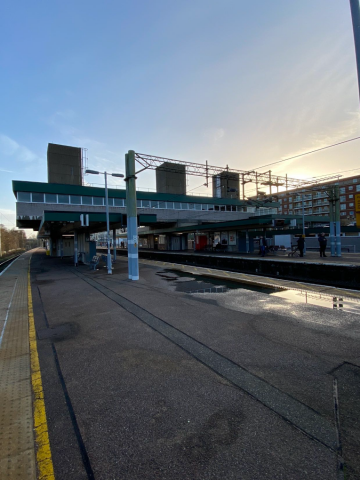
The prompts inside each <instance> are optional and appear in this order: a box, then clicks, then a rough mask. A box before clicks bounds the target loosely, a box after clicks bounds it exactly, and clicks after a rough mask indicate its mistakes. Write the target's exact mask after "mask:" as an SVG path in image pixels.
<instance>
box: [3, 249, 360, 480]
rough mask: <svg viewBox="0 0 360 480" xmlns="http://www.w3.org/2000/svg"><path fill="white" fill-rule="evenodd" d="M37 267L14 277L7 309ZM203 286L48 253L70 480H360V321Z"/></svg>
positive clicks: (55, 441)
mask: <svg viewBox="0 0 360 480" xmlns="http://www.w3.org/2000/svg"><path fill="white" fill-rule="evenodd" d="M28 258H29V254H27V255H26V256H24V259H23V260H20V261H19V260H18V261H16V262H15V263H14V264H13V265H12V266H11V267H10V268H9V269H8V270H7V271H6V273H5V274H3V276H1V277H0V285H1V286H2V289H1V292H5V291H6V292H7V294H6V295H5V294H4V295H2V297H1V299H2V301H3V303H4V305H5V304H6V302H8V301H9V299H10V298H11V294H12V293H11V292H12V290H11V289H13V288H14V282H15V281H16V277H18V279H19V278H20V276H21V272H22V273H23V274H25V273H26V272H27V265H28V263H27V262H28ZM22 264H23V265H24V267H23V269H22ZM25 265H26V268H25ZM188 268H189V269H191V268H194V267H188ZM195 268H196V267H195ZM189 272H190V270H189ZM185 273H186V272H185ZM210 273H211V272H210ZM218 275H220V273H218ZM22 278H23V280H24V279H25V277H24V276H23V277H22ZM192 281H193V280H191V279H189V278H187V277H186V275H183V276H178V275H177V274H176V272H175V273H174V272H173V271H172V266H171V265H168V264H166V262H162V264H161V265H160V264H159V262H152V261H151V260H144V261H142V263H140V280H139V281H138V282H131V281H129V280H128V279H127V261H126V258H124V257H122V258H119V259H118V261H117V263H116V264H115V267H114V270H113V274H112V275H107V271H106V268H104V266H102V265H99V269H98V270H95V271H93V270H91V269H90V267H89V266H85V265H84V266H80V267H78V268H75V267H74V266H73V265H72V261H71V259H63V260H61V259H59V258H49V257H47V256H46V255H45V252H44V251H43V250H40V249H39V250H38V251H35V252H33V254H32V259H31V295H32V307H33V313H34V319H35V328H36V336H37V351H38V355H39V360H40V372H41V379H42V385H43V390H44V400H45V408H46V417H47V424H48V432H49V439H50V446H51V456H52V462H53V465H54V472H55V478H56V479H57V480H68V479H89V478H96V479H110V478H114V479H131V480H132V479H139V480H140V479H142V480H143V479H145V480H152V479H163V480H168V479H169V480H170V479H171V480H173V479H175V480H180V479H181V480H183V479H189V480H193V479H194V480H202V479H205V478H206V479H213V480H215V479H216V480H217V479H219V478H224V479H239V480H240V479H241V480H247V479H249V480H250V479H251V480H254V479H259V480H263V479H264V480H266V479H271V480H273V479H294V480H309V479H310V480H311V479H314V480H315V479H316V480H332V479H334V480H335V479H336V480H337V479H339V478H343V470H342V468H343V462H344V461H345V464H346V468H347V474H349V472H350V474H351V475H353V477H349V478H356V475H359V472H360V461H359V453H358V452H359V438H360V435H359V432H360V427H359V416H358V413H357V412H358V411H359V410H360V405H359V398H360V382H359V369H360V355H359V349H358V345H359V338H360V324H359V319H360V316H358V315H352V314H347V313H346V312H335V311H332V310H329V309H324V308H320V307H314V306H310V305H303V306H301V305H293V304H291V303H289V302H286V301H284V300H283V299H280V298H277V297H272V296H271V295H265V294H263V293H261V292H255V291H248V290H239V291H235V292H226V293H224V294H210V295H201V294H191V293H189V291H190V288H189V289H186V288H184V287H185V284H186V282H192ZM278 281H279V282H280V280H278ZM24 282H25V283H24V284H23V285H24V286H25V290H24V289H23V290H22V291H23V292H25V291H26V280H24ZM3 285H4V286H6V289H5V288H3ZM189 285H190V284H189ZM16 288H17V287H16ZM16 292H17V293H15V294H14V298H15V297H16V298H18V297H19V298H23V300H21V301H22V302H23V316H22V317H21V318H23V325H25V324H26V307H24V305H26V294H24V295H23V297H21V295H20V290H19V291H17V290H16ZM18 294H19V295H18ZM355 296H356V294H355ZM17 301H18V300H17ZM19 301H20V300H19ZM7 306H8V303H7V304H6V308H7ZM1 311H2V312H3V309H2V310H1ZM11 312H12V310H11V309H10V313H11ZM2 320H3V316H2V317H1V321H2ZM10 326H11V323H10V315H9V319H8V322H7V325H6V328H5V335H4V344H3V345H4V348H5V347H6V348H7V345H8V341H9V339H10V337H6V335H8V334H10ZM8 328H9V330H8ZM24 328H25V327H24ZM25 329H26V328H25ZM26 335H27V333H26V332H25V336H26ZM20 337H21V335H19V338H20ZM10 344H11V342H10V343H9V346H10ZM9 348H10V347H9ZM4 351H5V350H4ZM0 354H1V355H2V350H1V351H0ZM24 355H25V357H26V356H28V355H29V352H28V351H26V352H25V353H24ZM27 358H28V357H27ZM0 361H1V362H4V359H3V358H2V357H0ZM3 365H4V363H1V366H2V367H3ZM15 370H16V369H15ZM25 370H26V375H27V377H26V378H27V384H28V386H29V385H30V384H31V382H30V378H29V364H27V367H26V369H25ZM13 374H14V375H15V374H16V375H17V373H16V372H15V371H14V372H13ZM15 378H16V376H14V379H15ZM28 397H29V396H27V398H28ZM334 399H335V405H336V408H334ZM28 400H30V399H29V398H28ZM2 418H3V417H2ZM2 421H3V420H2ZM1 427H2V425H0V429H1V430H2V428H1ZM19 430H22V429H19ZM11 431H12V430H11ZM3 441H4V440H3ZM5 441H7V440H6V439H5ZM29 441H30V443H31V442H34V437H32V438H30V440H29ZM2 448H3V447H2ZM31 451H32V455H33V456H32V460H33V464H32V465H34V462H35V457H34V452H35V449H34V447H33V448H32V450H31ZM6 458H8V456H6V455H4V459H6ZM30 474H31V472H29V475H30ZM1 478H3V477H1ZM4 478H18V477H15V476H13V477H10V476H9V477H4ZM21 478H24V479H25V478H34V477H31V476H23V477H21Z"/></svg>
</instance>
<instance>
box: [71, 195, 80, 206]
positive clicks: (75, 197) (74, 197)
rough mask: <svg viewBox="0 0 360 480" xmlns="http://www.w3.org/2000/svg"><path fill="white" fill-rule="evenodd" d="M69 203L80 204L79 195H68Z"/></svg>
mask: <svg viewBox="0 0 360 480" xmlns="http://www.w3.org/2000/svg"><path fill="white" fill-rule="evenodd" d="M70 203H72V204H73V205H81V197H80V196H79V195H70Z"/></svg>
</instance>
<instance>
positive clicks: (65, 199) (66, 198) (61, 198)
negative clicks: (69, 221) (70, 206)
mask: <svg viewBox="0 0 360 480" xmlns="http://www.w3.org/2000/svg"><path fill="white" fill-rule="evenodd" d="M58 202H59V203H69V195H58Z"/></svg>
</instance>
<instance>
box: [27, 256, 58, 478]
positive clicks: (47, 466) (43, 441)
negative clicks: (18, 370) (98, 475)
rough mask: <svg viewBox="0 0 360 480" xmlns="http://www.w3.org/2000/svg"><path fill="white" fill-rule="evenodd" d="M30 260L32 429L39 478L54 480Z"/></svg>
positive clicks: (29, 307)
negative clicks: (38, 349) (38, 348)
mask: <svg viewBox="0 0 360 480" xmlns="http://www.w3.org/2000/svg"><path fill="white" fill-rule="evenodd" d="M30 261H31V257H30V260H29V271H28V309H29V342H30V364H31V384H32V390H33V398H34V405H33V407H34V431H35V442H36V460H37V468H38V473H39V476H38V478H39V480H45V479H46V480H55V475H54V466H53V462H52V457H51V449H50V441H49V434H48V426H47V420H46V411H45V402H44V391H43V387H42V381H41V372H40V363H39V356H38V352H37V344H36V332H35V322H34V312H33V303H32V295H31V283H30Z"/></svg>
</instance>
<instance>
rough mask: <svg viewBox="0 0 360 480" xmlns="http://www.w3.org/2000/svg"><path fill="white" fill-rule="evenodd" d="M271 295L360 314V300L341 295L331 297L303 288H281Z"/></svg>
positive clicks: (294, 301) (293, 301)
mask: <svg viewBox="0 0 360 480" xmlns="http://www.w3.org/2000/svg"><path fill="white" fill-rule="evenodd" d="M271 295H273V296H275V297H280V298H284V299H285V300H288V301H290V302H292V303H302V304H304V303H305V304H308V305H315V306H317V307H325V308H332V309H333V310H341V311H344V312H349V313H355V314H357V315H360V302H357V301H354V300H350V299H347V298H343V297H332V296H331V295H324V294H321V293H316V292H308V291H305V290H282V291H281V292H276V293H272V294H271Z"/></svg>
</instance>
